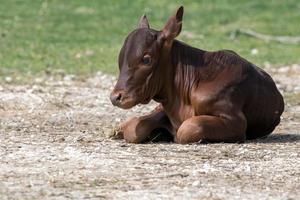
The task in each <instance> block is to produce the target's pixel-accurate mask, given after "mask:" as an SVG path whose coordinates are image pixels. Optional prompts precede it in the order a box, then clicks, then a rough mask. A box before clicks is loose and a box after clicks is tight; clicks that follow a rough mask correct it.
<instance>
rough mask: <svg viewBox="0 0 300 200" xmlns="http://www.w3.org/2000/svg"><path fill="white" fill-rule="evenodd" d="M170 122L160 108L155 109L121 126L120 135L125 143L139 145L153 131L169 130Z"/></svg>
mask: <svg viewBox="0 0 300 200" xmlns="http://www.w3.org/2000/svg"><path fill="white" fill-rule="evenodd" d="M170 127H171V126H170V122H169V119H168V117H167V116H166V114H165V112H164V111H163V108H162V107H160V106H159V107H157V108H156V109H155V110H154V111H152V112H151V113H149V114H147V115H144V116H141V117H133V118H131V119H129V120H128V121H126V122H125V123H123V124H121V126H120V133H119V134H121V135H123V138H124V139H125V140H126V142H130V143H141V142H144V141H146V140H147V139H148V137H150V136H151V133H152V132H153V131H154V130H155V129H166V130H170Z"/></svg>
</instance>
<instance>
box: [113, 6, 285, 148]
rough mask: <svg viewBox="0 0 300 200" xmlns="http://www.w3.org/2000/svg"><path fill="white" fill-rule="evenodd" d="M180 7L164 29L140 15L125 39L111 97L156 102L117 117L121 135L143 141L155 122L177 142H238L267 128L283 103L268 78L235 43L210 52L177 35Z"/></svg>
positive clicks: (126, 102) (123, 102)
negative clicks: (138, 111)
mask: <svg viewBox="0 0 300 200" xmlns="http://www.w3.org/2000/svg"><path fill="white" fill-rule="evenodd" d="M182 15H183V8H182V7H181V8H179V9H178V11H177V13H176V15H174V16H172V17H171V18H170V19H169V21H168V22H167V24H166V25H165V27H164V28H163V30H162V31H156V30H153V29H150V28H149V27H150V26H149V23H148V20H147V18H146V17H145V16H143V17H142V18H141V21H140V23H139V26H138V29H136V30H134V31H133V32H132V33H130V34H129V36H128V37H127V39H126V40H125V43H124V46H123V47H122V49H121V52H120V56H119V67H120V75H119V79H118V82H117V84H116V86H115V89H114V90H113V92H112V94H111V101H112V103H113V104H114V105H116V106H119V107H121V108H124V109H129V108H131V107H133V106H135V105H136V104H139V103H143V104H146V103H148V102H149V101H150V100H151V99H154V100H155V101H157V102H159V103H160V105H159V106H158V108H156V109H155V110H154V111H153V112H151V113H150V114H148V115H145V116H142V117H135V118H133V119H130V120H128V121H127V122H125V123H123V124H122V125H121V133H122V134H123V136H124V138H125V140H126V141H128V142H134V143H140V142H144V141H147V140H148V139H149V137H150V136H151V135H153V132H154V131H155V130H160V131H162V130H164V131H162V132H164V133H170V134H171V135H172V136H173V138H174V141H175V142H178V143H192V142H199V141H209V142H241V141H244V140H245V139H254V138H258V137H262V136H265V135H268V134H270V133H271V132H272V131H273V130H274V128H275V127H276V126H277V125H278V124H279V122H280V116H281V114H282V112H283V110H284V102H283V98H282V95H281V94H280V93H279V91H278V89H277V87H276V85H275V83H274V81H273V80H272V78H271V77H270V76H269V75H268V74H267V73H266V72H265V71H263V70H262V69H260V68H258V67H256V66H255V65H253V64H252V63H250V62H248V61H247V60H245V59H244V58H242V57H240V56H239V55H238V54H236V53H235V52H233V51H230V50H222V51H217V52H208V51H204V50H200V49H197V48H194V47H191V46H189V45H187V44H185V43H182V42H180V41H177V40H175V37H176V36H177V35H178V34H179V33H180V31H181V27H182ZM147 58H150V60H147ZM148 61H149V62H148Z"/></svg>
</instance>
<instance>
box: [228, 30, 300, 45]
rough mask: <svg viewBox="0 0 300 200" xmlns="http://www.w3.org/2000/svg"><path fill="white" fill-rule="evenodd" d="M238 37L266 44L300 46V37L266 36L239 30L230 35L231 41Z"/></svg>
mask: <svg viewBox="0 0 300 200" xmlns="http://www.w3.org/2000/svg"><path fill="white" fill-rule="evenodd" d="M238 35H246V36H249V37H253V38H257V39H260V40H263V41H265V42H270V41H276V42H280V43H284V44H300V36H295V37H292V36H272V35H265V34H262V33H257V32H255V31H252V30H245V29H237V30H235V31H233V32H231V34H230V38H231V39H236V38H237V37H238Z"/></svg>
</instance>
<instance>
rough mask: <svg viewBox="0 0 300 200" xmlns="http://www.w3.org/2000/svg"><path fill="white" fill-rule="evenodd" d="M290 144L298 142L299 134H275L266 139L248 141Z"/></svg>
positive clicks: (299, 139) (250, 141)
mask: <svg viewBox="0 0 300 200" xmlns="http://www.w3.org/2000/svg"><path fill="white" fill-rule="evenodd" d="M253 142H256V143H292V142H300V135H299V134H296V133H295V134H292V133H291V134H286V133H275V134H271V135H269V136H267V137H264V138H260V139H256V140H249V143H253Z"/></svg>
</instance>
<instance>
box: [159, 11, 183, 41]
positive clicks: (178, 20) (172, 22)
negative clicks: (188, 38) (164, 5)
mask: <svg viewBox="0 0 300 200" xmlns="http://www.w3.org/2000/svg"><path fill="white" fill-rule="evenodd" d="M182 18H183V6H180V7H179V8H178V10H177V12H176V14H175V15H173V16H172V17H170V18H169V20H168V21H167V23H166V25H165V27H164V28H163V29H162V31H161V34H162V35H161V37H162V38H164V39H165V40H169V41H171V40H173V39H174V38H175V37H177V36H178V35H179V33H180V31H181V27H182Z"/></svg>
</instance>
